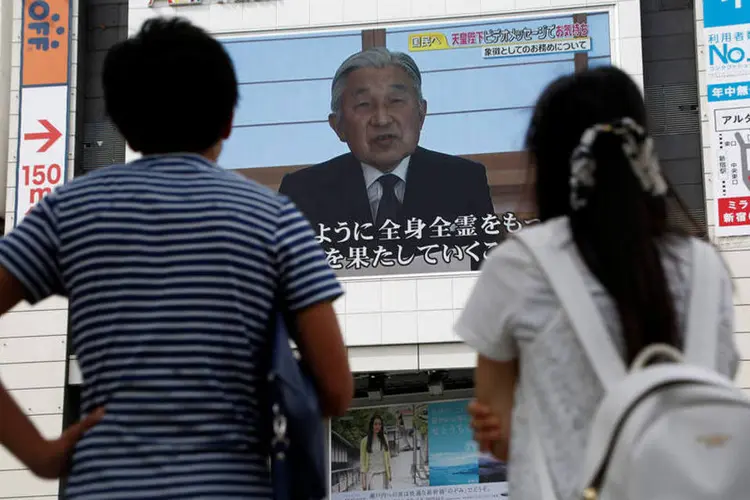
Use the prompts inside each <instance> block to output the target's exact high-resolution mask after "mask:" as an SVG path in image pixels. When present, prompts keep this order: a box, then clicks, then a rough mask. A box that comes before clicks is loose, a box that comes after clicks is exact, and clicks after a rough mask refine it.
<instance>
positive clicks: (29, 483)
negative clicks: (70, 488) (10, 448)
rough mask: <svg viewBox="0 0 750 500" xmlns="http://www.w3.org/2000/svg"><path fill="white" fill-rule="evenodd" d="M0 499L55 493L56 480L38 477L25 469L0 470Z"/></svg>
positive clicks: (20, 499)
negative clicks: (0, 486)
mask: <svg viewBox="0 0 750 500" xmlns="http://www.w3.org/2000/svg"><path fill="white" fill-rule="evenodd" d="M0 485H2V488H0V499H3V500H8V499H14V500H22V499H23V500H26V498H27V497H30V496H52V495H55V496H56V495H57V490H58V482H57V481H48V480H44V479H39V478H38V477H36V476H34V475H33V474H32V473H31V472H29V471H27V470H9V471H0Z"/></svg>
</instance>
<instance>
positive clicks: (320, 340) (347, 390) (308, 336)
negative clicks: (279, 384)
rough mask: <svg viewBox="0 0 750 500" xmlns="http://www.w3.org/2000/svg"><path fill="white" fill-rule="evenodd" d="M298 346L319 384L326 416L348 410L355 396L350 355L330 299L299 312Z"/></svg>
mask: <svg viewBox="0 0 750 500" xmlns="http://www.w3.org/2000/svg"><path fill="white" fill-rule="evenodd" d="M296 322H297V332H298V337H299V338H298V339H297V347H298V348H299V350H300V354H301V355H302V359H303V360H304V361H305V363H307V365H308V366H309V368H310V370H311V371H312V374H313V377H314V378H315V381H316V383H317V386H318V391H319V397H320V404H321V410H322V411H323V416H324V417H332V416H339V415H343V414H344V413H346V411H347V410H348V409H349V405H350V404H351V402H352V398H353V397H354V378H353V376H352V372H351V370H350V368H349V357H348V354H347V351H346V345H345V344H344V339H343V336H342V335H341V329H340V328H339V323H338V319H337V318H336V313H335V311H334V310H333V305H332V304H331V303H330V302H322V303H319V304H315V305H313V306H310V307H307V308H305V309H303V310H301V311H299V312H298V313H297V316H296Z"/></svg>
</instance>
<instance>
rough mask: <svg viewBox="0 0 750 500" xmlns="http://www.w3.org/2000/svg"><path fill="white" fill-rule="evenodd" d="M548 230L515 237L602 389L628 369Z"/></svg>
mask: <svg viewBox="0 0 750 500" xmlns="http://www.w3.org/2000/svg"><path fill="white" fill-rule="evenodd" d="M547 229H548V228H546V227H544V226H538V227H535V228H529V229H526V230H524V231H519V232H518V233H516V235H515V237H516V238H518V240H519V241H520V242H522V243H523V244H524V246H525V247H526V248H527V249H528V250H529V252H530V253H531V254H532V255H533V256H534V258H535V260H536V262H537V264H538V265H539V267H540V268H541V270H542V272H543V273H544V274H545V275H546V277H547V279H548V281H549V283H550V286H551V287H552V290H553V291H554V293H555V295H556V296H557V298H558V299H559V300H560V304H561V305H562V307H563V310H564V311H565V313H566V314H567V316H568V320H569V321H570V324H571V326H572V327H573V331H574V332H575V333H576V335H577V336H578V339H579V341H580V342H581V345H582V346H583V349H584V351H586V355H587V356H588V358H589V361H590V362H591V364H592V366H593V368H594V371H595V372H596V374H597V377H598V378H599V381H600V382H601V383H602V385H603V386H604V389H605V390H607V389H608V388H610V387H612V386H613V385H614V384H616V383H617V382H619V381H621V380H622V379H623V378H625V376H626V374H627V366H626V364H625V361H624V360H623V359H622V356H621V355H620V353H618V352H617V349H616V347H615V344H614V343H613V342H612V339H611V337H610V334H609V331H608V330H607V327H606V324H605V322H604V319H603V318H602V316H601V314H600V313H599V309H598V308H597V307H596V304H595V303H594V300H593V298H592V297H591V294H590V293H589V291H588V290H587V288H586V283H585V282H584V280H583V276H582V275H581V273H580V271H579V269H578V267H577V265H576V263H575V261H574V260H573V256H572V254H571V252H570V251H569V250H567V249H564V248H557V247H555V246H554V245H551V244H550V239H549V235H550V234H551V233H550V232H549V231H548V230H547Z"/></svg>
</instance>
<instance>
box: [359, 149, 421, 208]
mask: <svg viewBox="0 0 750 500" xmlns="http://www.w3.org/2000/svg"><path fill="white" fill-rule="evenodd" d="M409 159H410V157H409V156H407V157H406V158H404V159H403V160H401V163H399V164H398V165H397V166H396V168H394V169H393V170H391V171H390V172H381V171H380V170H378V169H377V168H375V167H372V166H370V165H367V164H365V163H363V164H362V173H363V174H364V176H365V187H366V188H367V199H368V200H369V202H370V212H371V213H372V220H375V218H376V217H377V213H378V205H379V204H380V199H381V198H382V197H383V185H382V184H380V183H379V182H378V179H380V178H381V177H382V176H384V175H385V174H386V173H390V174H393V175H395V176H396V177H398V178H399V179H400V180H399V181H398V182H397V183H396V185H395V186H394V188H393V190H394V191H395V192H396V198H398V201H400V202H401V203H403V202H404V193H405V192H406V172H408V170H409Z"/></svg>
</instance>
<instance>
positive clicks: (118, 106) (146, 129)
mask: <svg viewBox="0 0 750 500" xmlns="http://www.w3.org/2000/svg"><path fill="white" fill-rule="evenodd" d="M258 62H259V63H260V61H258ZM103 84H104V94H105V101H106V107H107V112H108V114H109V116H110V117H111V118H112V120H113V122H114V123H115V125H116V126H117V127H118V129H119V131H120V132H121V133H122V134H123V136H124V137H125V139H126V140H127V142H128V144H129V146H130V147H131V148H132V149H133V150H135V151H138V152H140V153H141V154H142V157H141V158H140V159H138V160H135V161H133V162H130V163H129V164H126V165H119V166H111V167H106V168H102V169H100V170H97V171H94V172H93V173H90V174H88V175H86V176H84V177H81V178H78V179H75V180H73V181H72V182H70V183H68V184H66V185H64V186H62V187H60V188H59V189H57V190H56V191H54V192H53V193H51V194H49V195H47V196H46V197H45V198H43V199H42V200H41V201H40V202H39V203H38V204H37V205H36V206H35V207H34V208H33V209H32V210H31V211H30V213H29V214H28V215H27V216H26V217H24V218H23V220H22V221H21V222H20V223H19V224H18V226H17V227H16V228H15V229H14V230H13V231H12V232H10V233H9V234H8V235H7V236H6V237H5V238H4V239H2V240H0V312H3V313H4V312H6V311H8V310H9V309H11V308H12V307H13V306H14V305H16V304H17V303H18V302H20V301H21V300H23V299H25V300H27V301H28V302H29V303H31V304H35V303H37V302H39V301H41V300H43V299H44V298H46V297H49V296H51V295H61V296H65V297H67V298H68V299H69V307H70V311H69V317H70V337H69V338H70V342H71V343H72V350H73V352H74V353H75V354H76V356H77V358H78V362H79V365H80V369H81V372H82V375H83V387H82V398H81V399H82V408H81V410H82V414H84V415H85V417H84V419H83V420H82V421H81V422H80V423H78V424H76V425H74V426H72V427H70V428H69V429H67V430H66V431H65V432H64V433H63V434H62V436H61V437H60V438H59V439H57V440H46V439H43V438H42V437H41V436H40V434H39V433H38V431H37V430H36V429H35V428H34V426H33V425H32V424H31V423H30V421H29V420H28V418H27V417H25V416H24V415H23V413H22V412H21V410H20V409H19V408H18V406H17V404H16V403H15V402H14V401H13V399H12V397H11V396H10V395H9V394H8V392H7V391H6V390H5V389H3V388H2V387H1V386H0V415H1V416H2V417H1V418H0V443H2V444H3V445H4V446H6V447H7V448H8V449H9V450H10V451H11V452H12V453H13V454H14V455H15V456H16V457H18V458H19V459H20V460H21V462H23V463H24V464H25V465H26V466H28V467H29V468H30V469H31V471H32V472H33V473H35V474H37V475H39V476H42V477H50V478H52V477H58V476H60V475H62V474H64V473H67V483H66V488H65V494H64V497H65V498H68V499H74V500H94V499H106V500H118V499H140V500H145V499H160V500H162V499H170V498H180V499H192V498H204V499H205V498H208V499H212V498H213V499H230V498H231V499H250V498H253V499H263V498H271V497H272V491H271V486H270V478H269V470H268V462H267V458H268V449H267V448H268V445H267V441H268V435H267V434H268V433H267V429H268V427H267V422H266V412H267V407H268V405H269V402H268V401H267V399H268V397H267V394H266V392H267V391H266V384H267V378H266V375H267V372H268V369H269V358H270V347H271V335H272V334H271V332H270V330H269V328H268V325H269V322H270V320H271V318H272V316H273V315H274V313H275V310H276V308H277V307H283V308H284V310H285V311H287V312H288V313H289V315H290V318H291V321H293V322H294V324H295V328H294V330H295V331H296V332H298V338H296V339H295V340H296V343H297V345H298V347H299V350H300V353H301V355H302V357H303V358H304V359H305V361H306V362H307V363H308V365H309V367H310V369H311V372H312V374H313V377H314V379H315V382H316V384H317V387H318V390H319V396H320V401H321V406H322V410H323V413H324V415H322V416H321V417H323V416H333V415H341V414H343V413H344V412H345V411H346V410H347V408H348V406H349V404H350V402H351V398H352V396H353V377H352V374H351V371H350V369H349V364H348V359H347V353H346V348H345V345H344V342H343V339H342V335H341V332H340V330H339V326H338V323H337V319H336V315H335V313H334V310H333V307H332V301H333V300H335V299H336V298H337V297H339V296H340V295H341V293H342V289H341V287H340V285H339V283H338V282H337V280H336V278H335V277H334V274H333V272H332V271H331V269H330V268H329V267H328V265H327V263H326V260H325V256H324V254H323V251H322V249H321V248H320V246H319V245H318V243H317V242H316V241H315V238H314V233H313V231H312V229H311V227H310V224H309V223H308V222H307V220H306V219H305V218H304V217H303V216H302V215H301V214H300V212H299V211H298V210H297V208H296V207H295V206H294V204H293V203H291V202H290V201H289V200H288V199H287V198H286V197H284V196H283V195H279V194H277V193H274V192H272V191H271V190H269V189H267V188H265V187H262V186H260V185H258V184H256V183H254V182H252V181H249V180H246V179H244V178H242V177H240V176H238V175H236V174H234V173H231V172H228V171H225V170H222V169H221V168H219V167H218V166H217V164H216V161H217V158H218V157H219V154H220V151H221V145H222V142H223V140H225V139H226V138H227V137H228V136H229V134H230V131H231V129H232V119H233V112H234V109H235V107H236V103H237V99H238V87H237V79H236V75H235V71H234V68H233V65H232V63H231V60H230V58H229V56H228V55H227V53H226V52H225V51H224V49H223V47H222V46H221V44H220V43H219V42H217V41H216V40H215V39H213V38H212V37H210V36H209V35H208V34H207V33H205V32H204V31H203V30H201V29H199V28H197V27H195V26H193V25H191V24H190V23H188V22H187V21H184V20H180V19H174V18H173V19H169V20H166V19H154V20H150V21H147V22H146V23H145V24H144V26H143V28H142V29H141V30H140V32H139V33H138V34H137V35H136V36H135V37H133V38H131V39H129V40H127V41H124V42H122V43H120V44H119V45H117V46H115V47H114V48H113V49H112V50H111V51H110V52H109V54H108V55H107V58H106V60H105V64H104V71H103ZM292 146H293V145H292V144H290V147H292ZM68 466H69V469H68Z"/></svg>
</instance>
